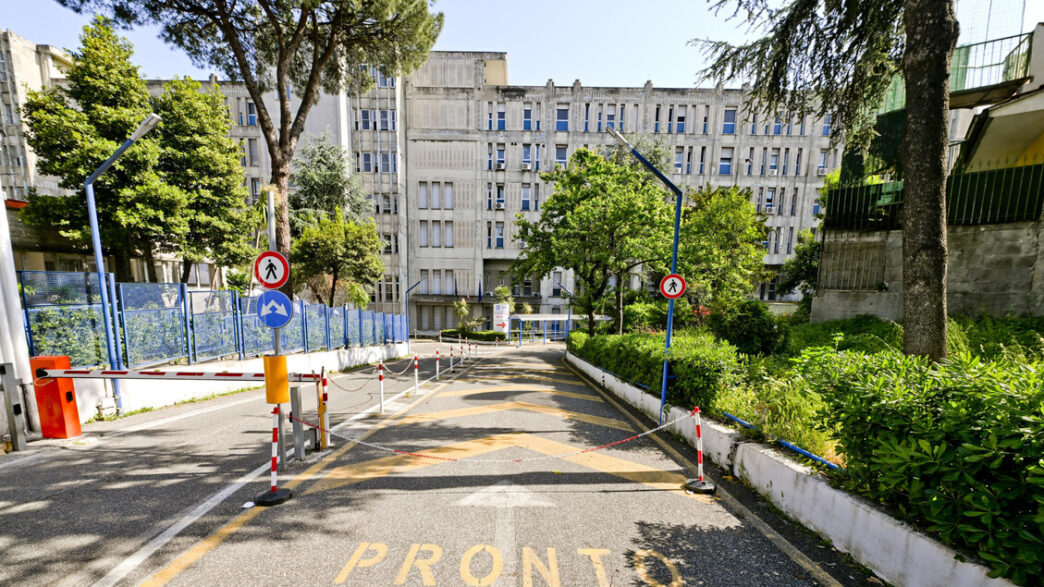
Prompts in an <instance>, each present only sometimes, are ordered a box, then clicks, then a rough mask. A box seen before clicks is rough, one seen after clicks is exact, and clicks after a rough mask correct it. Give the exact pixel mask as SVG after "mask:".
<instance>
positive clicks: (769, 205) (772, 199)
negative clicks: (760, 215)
mask: <svg viewBox="0 0 1044 587" xmlns="http://www.w3.org/2000/svg"><path fill="white" fill-rule="evenodd" d="M775 203H776V188H768V189H767V190H765V213H766V214H772V213H773V212H774V211H775V208H774V206H775Z"/></svg>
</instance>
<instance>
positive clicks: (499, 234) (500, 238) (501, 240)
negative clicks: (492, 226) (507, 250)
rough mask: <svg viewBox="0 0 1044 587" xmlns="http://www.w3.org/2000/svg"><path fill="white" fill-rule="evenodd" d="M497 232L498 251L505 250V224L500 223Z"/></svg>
mask: <svg viewBox="0 0 1044 587" xmlns="http://www.w3.org/2000/svg"><path fill="white" fill-rule="evenodd" d="M496 230H497V248H498V249H503V248H504V223H503V222H498V223H497V227H496Z"/></svg>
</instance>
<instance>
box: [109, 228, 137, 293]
mask: <svg viewBox="0 0 1044 587" xmlns="http://www.w3.org/2000/svg"><path fill="white" fill-rule="evenodd" d="M133 254H134V247H133V246H131V239H130V237H129V236H127V237H126V238H124V239H123V250H122V251H118V252H113V256H114V257H115V258H116V259H115V261H116V267H115V273H116V281H119V282H123V283H127V282H130V281H134V273H132V272H131V255H133Z"/></svg>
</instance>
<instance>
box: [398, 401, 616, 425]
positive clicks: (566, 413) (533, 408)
mask: <svg viewBox="0 0 1044 587" xmlns="http://www.w3.org/2000/svg"><path fill="white" fill-rule="evenodd" d="M504 410H528V411H530V412H538V413H541V414H548V415H550V416H558V417H559V418H564V419H566V420H576V421H577V422H587V423H588V424H596V425H598V426H605V427H607V428H615V429H617V430H627V431H631V430H634V429H633V428H631V426H630V425H629V424H627V423H625V422H621V421H620V420H614V419H612V418H602V417H601V416H591V415H588V414H583V413H580V412H573V411H571V410H563V409H561V408H553V407H551V406H541V405H538V404H531V403H528V402H502V403H499V404H491V405H488V406H475V407H471V408H458V409H455V410H443V411H440V412H428V413H427V414H415V415H412V416H406V417H404V418H402V419H401V420H399V421H398V422H397V424H398V425H402V424H416V423H418V422H432V421H435V420H447V419H449V418H463V417H465V416H476V415H478V414H489V413H492V412H503V411H504Z"/></svg>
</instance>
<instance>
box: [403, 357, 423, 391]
mask: <svg viewBox="0 0 1044 587" xmlns="http://www.w3.org/2000/svg"><path fill="white" fill-rule="evenodd" d="M418 378H419V375H418V374H417V355H413V393H417V392H418V390H420V384H419V383H417V381H418ZM410 396H411V394H407V396H406V397H410Z"/></svg>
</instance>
